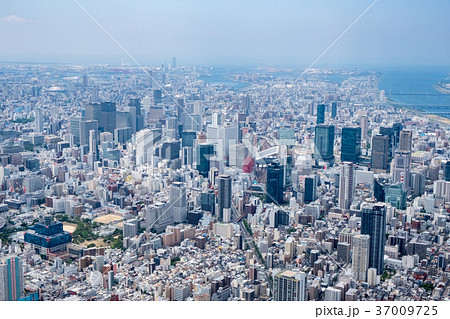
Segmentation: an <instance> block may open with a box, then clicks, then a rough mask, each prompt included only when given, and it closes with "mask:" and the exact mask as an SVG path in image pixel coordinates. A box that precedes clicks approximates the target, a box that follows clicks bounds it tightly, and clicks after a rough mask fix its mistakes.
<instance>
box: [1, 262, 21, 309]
mask: <svg viewBox="0 0 450 319" xmlns="http://www.w3.org/2000/svg"><path fill="white" fill-rule="evenodd" d="M22 296H23V264H22V260H21V259H20V258H19V257H17V256H11V257H5V258H3V259H2V260H1V261H0V301H16V300H19V299H20V298H21V297H22Z"/></svg>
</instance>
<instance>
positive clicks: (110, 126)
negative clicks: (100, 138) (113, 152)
mask: <svg viewBox="0 0 450 319" xmlns="http://www.w3.org/2000/svg"><path fill="white" fill-rule="evenodd" d="M84 118H85V119H86V120H88V121H98V130H99V131H100V132H110V133H114V129H115V128H116V102H102V103H90V104H87V105H85V107H84Z"/></svg>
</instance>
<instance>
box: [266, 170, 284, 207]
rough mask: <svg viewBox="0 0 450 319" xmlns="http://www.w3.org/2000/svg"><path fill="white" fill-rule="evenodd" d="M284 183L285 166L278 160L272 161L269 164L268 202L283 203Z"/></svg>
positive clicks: (267, 181)
mask: <svg viewBox="0 0 450 319" xmlns="http://www.w3.org/2000/svg"><path fill="white" fill-rule="evenodd" d="M283 184H284V182H283V167H282V166H281V165H280V164H279V163H277V162H274V163H270V164H269V165H268V166H267V180H266V188H267V194H266V202H268V203H273V202H275V203H277V204H282V203H283V191H284V189H283Z"/></svg>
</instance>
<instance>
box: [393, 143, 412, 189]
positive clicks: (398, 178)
mask: <svg viewBox="0 0 450 319" xmlns="http://www.w3.org/2000/svg"><path fill="white" fill-rule="evenodd" d="M410 170H411V153H410V152H406V151H395V156H394V160H393V161H392V170H391V173H392V182H393V183H402V184H403V189H404V190H405V189H408V188H409V184H410V183H409V179H410Z"/></svg>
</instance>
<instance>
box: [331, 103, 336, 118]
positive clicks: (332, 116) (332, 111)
mask: <svg viewBox="0 0 450 319" xmlns="http://www.w3.org/2000/svg"><path fill="white" fill-rule="evenodd" d="M336 116H337V102H332V103H331V118H333V119H334V118H335V117H336Z"/></svg>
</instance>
